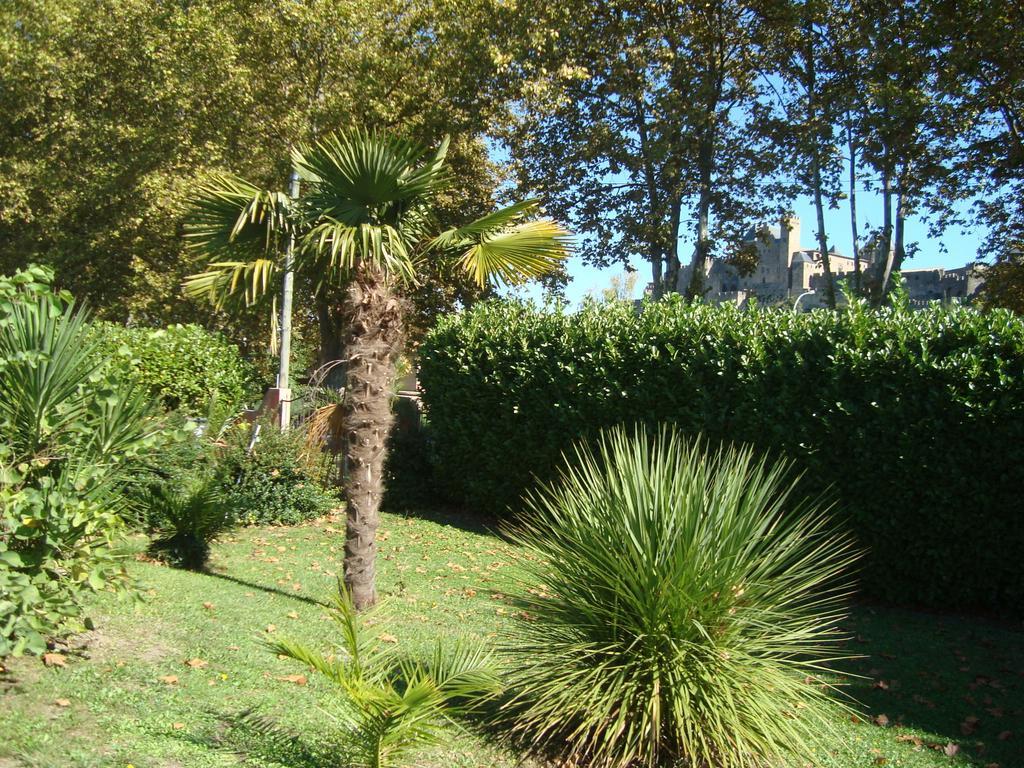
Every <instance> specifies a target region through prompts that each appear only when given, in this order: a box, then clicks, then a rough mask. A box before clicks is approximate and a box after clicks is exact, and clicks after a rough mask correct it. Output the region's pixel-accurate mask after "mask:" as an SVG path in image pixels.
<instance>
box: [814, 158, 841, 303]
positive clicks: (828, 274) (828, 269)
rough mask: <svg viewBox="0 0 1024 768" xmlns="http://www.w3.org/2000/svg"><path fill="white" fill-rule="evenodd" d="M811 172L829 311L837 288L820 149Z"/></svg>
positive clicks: (834, 301) (826, 300)
mask: <svg viewBox="0 0 1024 768" xmlns="http://www.w3.org/2000/svg"><path fill="white" fill-rule="evenodd" d="M813 153H814V154H813V159H812V161H811V172H812V175H813V176H814V211H815V213H816V214H817V218H818V250H820V251H821V266H822V269H823V270H824V272H825V303H826V304H828V308H829V309H835V308H836V286H835V281H833V280H832V262H831V260H830V259H829V255H828V238H827V237H826V235H825V206H824V202H823V201H822V194H821V164H820V163H819V161H818V148H817V147H815V148H814V150H813Z"/></svg>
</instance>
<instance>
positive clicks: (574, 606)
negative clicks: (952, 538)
mask: <svg viewBox="0 0 1024 768" xmlns="http://www.w3.org/2000/svg"><path fill="white" fill-rule="evenodd" d="M788 469H789V468H788V466H787V464H786V463H784V462H780V463H775V464H768V463H766V462H765V461H764V460H757V459H755V458H754V454H753V453H752V451H750V450H749V449H744V450H736V449H731V448H724V449H720V450H717V451H707V450H706V448H705V446H704V445H703V444H702V443H701V442H700V441H697V440H695V441H690V442H688V441H686V440H684V439H683V438H681V437H680V435H679V434H678V433H677V432H675V431H674V430H671V429H664V430H662V431H660V432H659V433H658V434H657V435H656V436H654V437H653V438H652V439H648V435H647V434H646V432H645V431H644V430H643V429H639V430H637V431H636V432H635V433H633V432H629V431H627V430H625V429H615V430H612V431H609V432H607V433H605V434H603V435H602V436H601V437H600V438H599V439H598V441H597V448H596V451H594V452H592V451H590V450H588V449H585V448H579V449H578V450H577V454H576V461H575V462H574V464H573V465H571V466H569V467H568V468H566V469H563V470H562V474H561V476H560V479H559V480H558V481H557V482H556V483H555V484H554V485H551V486H547V487H542V488H541V489H540V490H539V491H538V492H537V493H536V494H534V495H531V496H530V498H529V501H528V503H527V509H528V511H527V512H526V514H525V520H524V522H523V523H522V525H521V526H520V527H518V528H517V529H516V530H515V532H514V533H513V538H514V539H515V540H516V541H517V542H518V543H519V544H521V545H522V546H523V547H524V549H525V552H526V555H527V556H526V557H525V558H524V559H523V562H524V563H525V566H526V569H527V573H528V574H529V578H528V581H527V585H528V586H529V588H530V589H529V591H525V592H524V593H523V594H522V595H521V596H520V598H519V599H520V602H521V603H522V605H523V606H524V608H525V614H520V616H522V618H520V619H519V620H518V621H517V623H516V624H515V625H514V630H513V633H512V635H511V638H510V643H509V645H508V646H507V648H506V651H505V652H506V654H507V657H508V659H507V660H508V664H507V666H508V668H509V670H510V671H509V678H508V682H509V686H510V689H511V690H512V692H513V694H514V697H513V698H512V700H511V701H510V702H509V703H508V704H506V706H505V711H506V713H507V714H509V715H511V716H512V717H513V718H514V721H513V722H514V726H513V729H514V731H516V732H518V733H520V734H521V735H522V736H525V737H528V738H529V740H531V741H533V742H534V743H536V744H538V745H539V746H542V747H547V748H551V749H555V750H557V751H561V752H563V753H564V755H563V756H564V757H566V758H567V759H568V760H569V761H571V762H572V763H573V764H576V761H582V762H584V763H585V764H589V765H595V766H609V767H614V768H626V766H633V765H643V766H661V765H664V766H669V765H688V766H703V767H710V766H747V765H749V766H754V765H776V764H777V765H791V764H792V765H795V764H797V763H796V758H799V759H800V762H801V764H802V762H803V761H804V760H809V759H812V757H813V754H812V753H813V745H814V744H815V742H816V736H815V735H816V733H818V732H820V731H821V730H822V729H829V728H830V727H831V726H830V725H829V723H830V722H832V721H833V720H834V713H833V712H832V711H831V709H830V708H829V707H828V706H827V704H828V702H829V701H830V698H829V696H828V691H829V686H827V685H824V684H823V683H822V682H821V679H820V674H821V673H822V671H823V669H824V667H823V664H824V663H825V661H826V660H827V659H829V658H835V654H836V653H837V649H836V648H835V647H834V645H835V643H836V642H837V641H838V640H840V639H841V637H840V636H839V633H838V630H837V629H836V622H837V621H839V620H840V619H841V618H842V616H843V610H842V600H841V596H842V594H843V587H842V578H843V574H844V572H845V570H846V568H847V567H848V566H849V564H850V562H851V560H852V558H853V555H852V547H851V544H850V540H849V539H848V538H847V537H845V536H842V535H836V534H833V533H831V532H830V530H829V529H830V525H829V521H828V519H827V518H826V516H825V515H824V514H822V512H821V511H820V510H819V508H818V507H816V506H815V505H813V504H804V503H797V502H796V501H795V500H794V498H793V495H792V494H793V490H794V484H793V482H792V481H791V480H790V479H788V478H787V475H788Z"/></svg>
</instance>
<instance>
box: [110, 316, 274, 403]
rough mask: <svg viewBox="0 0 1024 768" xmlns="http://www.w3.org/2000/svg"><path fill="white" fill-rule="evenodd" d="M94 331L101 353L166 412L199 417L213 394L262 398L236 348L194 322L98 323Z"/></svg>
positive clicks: (224, 397) (252, 370) (243, 399)
mask: <svg viewBox="0 0 1024 768" xmlns="http://www.w3.org/2000/svg"><path fill="white" fill-rule="evenodd" d="M97 333H98V336H99V341H100V347H99V352H100V354H102V355H104V356H105V357H108V358H109V359H110V360H111V364H112V365H113V366H114V367H115V368H116V369H117V370H118V371H119V372H120V375H121V376H122V377H123V378H125V379H128V380H130V381H134V382H135V383H136V384H138V385H139V386H140V387H142V388H143V389H145V390H146V391H147V392H148V393H149V394H150V396H151V397H152V398H154V399H157V400H159V401H160V403H161V404H162V405H163V406H164V408H166V409H168V410H174V409H181V410H184V411H186V412H188V413H190V414H192V415H200V414H202V413H203V412H204V409H205V408H206V406H207V403H208V402H209V400H210V398H211V397H212V396H213V395H217V396H219V397H220V398H221V399H222V400H224V401H227V402H231V403H245V402H252V401H258V400H259V398H260V396H261V387H260V384H259V382H258V381H257V378H256V372H255V368H254V367H253V366H252V365H250V364H249V363H248V362H246V361H245V360H244V359H242V356H241V354H240V353H239V351H238V348H237V347H236V346H234V345H233V344H230V343H229V342H228V341H227V340H226V339H225V338H224V337H223V336H221V335H220V334H218V333H214V332H211V331H207V330H205V329H204V328H201V327H200V326H198V325H172V326H169V327H167V328H159V329H154V328H125V327H123V326H119V325H114V324H112V323H102V324H100V325H99V326H98V328H97Z"/></svg>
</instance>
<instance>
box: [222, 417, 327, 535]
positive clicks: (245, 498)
mask: <svg viewBox="0 0 1024 768" xmlns="http://www.w3.org/2000/svg"><path fill="white" fill-rule="evenodd" d="M251 429H252V427H251V426H249V425H243V426H242V428H239V429H235V430H232V433H231V435H230V438H229V439H228V444H227V446H226V447H225V448H224V449H223V452H222V453H221V455H220V456H219V458H218V463H217V476H218V482H219V483H220V485H221V493H222V496H223V499H224V501H225V503H226V504H228V505H229V506H230V507H231V508H232V509H234V510H235V511H236V512H237V514H238V520H239V522H241V523H242V524H245V525H268V524H280V525H294V524H296V523H301V522H303V521H305V520H311V519H313V518H317V517H321V516H323V515H325V514H327V513H328V512H330V511H331V510H332V509H335V508H337V507H338V506H339V504H340V502H339V500H338V497H337V496H336V495H335V493H334V492H332V491H330V490H328V489H327V487H326V486H327V483H328V482H329V477H330V470H331V465H332V459H331V458H330V457H329V456H328V455H326V454H320V453H316V454H312V455H310V454H309V453H308V452H307V451H306V450H305V444H304V436H303V434H302V432H301V431H299V430H291V431H288V432H281V431H280V430H278V429H277V428H276V427H273V426H267V427H263V428H262V429H261V430H260V434H259V440H258V441H257V442H256V443H255V445H254V446H253V448H252V450H251V451H250V450H249V442H250V439H251Z"/></svg>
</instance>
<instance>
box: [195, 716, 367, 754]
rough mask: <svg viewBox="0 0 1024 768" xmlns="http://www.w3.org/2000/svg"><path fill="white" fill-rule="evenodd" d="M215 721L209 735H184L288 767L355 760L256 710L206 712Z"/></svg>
mask: <svg viewBox="0 0 1024 768" xmlns="http://www.w3.org/2000/svg"><path fill="white" fill-rule="evenodd" d="M208 714H209V715H210V716H211V719H213V720H214V721H215V722H216V723H217V728H216V730H215V731H214V733H212V734H210V735H209V736H206V737H202V736H183V737H182V738H185V739H187V740H189V741H191V742H192V743H194V744H196V745H198V746H201V747H204V748H206V749H209V750H211V751H217V752H222V753H226V754H231V755H234V756H236V757H237V758H238V759H239V760H240V761H242V762H244V763H246V764H249V762H250V761H253V760H256V761H259V762H260V763H262V762H267V763H272V764H274V765H287V766H288V767H289V768H350V766H354V765H355V763H354V762H353V761H352V760H351V758H350V757H349V756H348V755H346V754H345V751H344V749H343V748H342V747H341V746H340V745H338V746H335V745H325V744H314V743H311V742H310V741H309V740H308V739H306V738H305V737H304V736H303V735H302V734H301V733H298V732H296V731H293V730H291V729H288V728H286V727H284V726H282V725H281V724H279V723H277V722H276V721H275V720H274V719H273V718H272V717H270V716H268V715H265V714H263V713H262V712H261V711H260V710H258V709H247V710H243V711H241V712H237V713H229V714H225V713H223V712H215V711H212V710H210V711H208Z"/></svg>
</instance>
